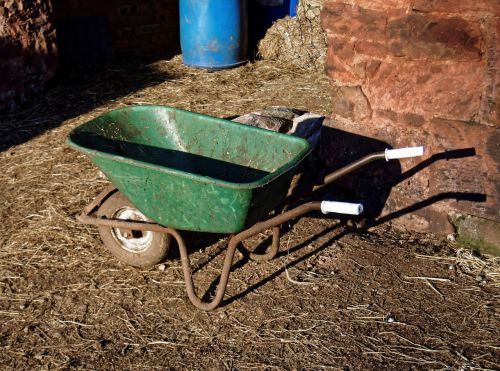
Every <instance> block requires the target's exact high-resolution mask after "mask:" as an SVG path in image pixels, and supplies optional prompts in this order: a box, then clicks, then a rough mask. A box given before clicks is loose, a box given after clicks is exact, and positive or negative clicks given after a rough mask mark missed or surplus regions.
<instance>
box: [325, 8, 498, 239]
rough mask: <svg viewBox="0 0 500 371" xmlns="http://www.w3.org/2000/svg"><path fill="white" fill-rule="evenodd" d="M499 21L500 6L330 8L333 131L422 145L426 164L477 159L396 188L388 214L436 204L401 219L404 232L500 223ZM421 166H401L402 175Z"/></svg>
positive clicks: (443, 166) (432, 167) (444, 166)
mask: <svg viewBox="0 0 500 371" xmlns="http://www.w3.org/2000/svg"><path fill="white" fill-rule="evenodd" d="M499 16H500V2H499V1H498V0H460V1H454V0H345V1H343V0H326V1H325V2H324V5H323V9H322V26H323V28H324V30H325V31H326V32H327V36H328V53H327V61H326V72H327V74H328V76H329V77H330V79H331V82H332V107H333V112H334V114H333V117H332V119H333V121H332V122H331V125H332V126H335V127H337V128H343V129H345V130H347V131H351V132H354V133H359V134H362V135H367V136H371V137H376V138H378V139H381V140H384V141H386V142H388V143H390V144H391V145H393V146H395V147H396V146H406V145H417V144H424V145H426V147H427V149H428V155H427V157H429V156H430V155H431V154H432V153H434V154H435V153H442V152H444V151H450V150H454V149H463V148H472V147H473V148H475V151H476V153H477V155H476V156H474V157H468V158H462V159H453V160H451V159H450V160H448V161H446V160H437V161H434V160H436V157H434V158H431V159H430V160H429V162H428V163H429V166H428V167H426V168H425V169H423V170H422V171H419V172H417V173H416V174H415V175H414V176H413V177H412V178H411V179H410V180H409V181H405V182H404V183H403V184H399V185H398V186H397V187H395V188H394V189H393V191H392V193H391V196H390V198H389V200H388V203H387V205H388V206H387V207H386V209H385V211H384V213H385V214H387V213H390V212H391V211H394V210H397V209H401V208H404V207H405V206H409V205H411V204H414V203H415V202H419V201H422V200H425V199H431V200H432V199H433V198H434V199H435V200H437V202H432V203H431V204H430V205H429V206H426V207H423V208H421V209H420V210H418V211H416V212H415V213H412V214H408V215H405V216H403V217H402V218H400V219H399V220H398V223H400V224H402V225H404V226H407V227H410V228H412V229H420V230H424V231H428V230H432V231H440V232H445V231H449V229H450V227H449V224H448V223H447V220H448V214H450V213H451V212H454V211H456V212H465V213H470V214H473V215H478V216H481V217H484V218H488V219H491V220H495V221H497V222H498V221H500V211H499V210H500V147H499V146H500V116H499V112H500V100H499V98H498V92H499V84H500V75H499V74H500V72H499V59H498V55H499V50H500V18H499ZM417 162H418V161H412V160H411V161H406V162H402V165H403V171H405V170H407V169H409V168H411V167H412V166H414V165H416V164H417ZM447 192H454V193H455V194H466V193H471V194H484V195H485V197H486V202H475V201H465V200H462V201H460V200H459V201H456V200H453V199H449V198H448V197H444V198H443V199H442V200H440V199H441V198H440V195H443V196H446V193H447ZM449 196H450V197H453V195H451V194H450V195H449ZM459 196H460V195H459ZM459 198H460V197H459ZM465 198H467V197H465Z"/></svg>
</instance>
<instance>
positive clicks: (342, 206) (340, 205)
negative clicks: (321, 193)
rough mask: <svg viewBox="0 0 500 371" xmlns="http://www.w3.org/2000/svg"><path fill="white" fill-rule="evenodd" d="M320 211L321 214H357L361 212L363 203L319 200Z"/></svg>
mask: <svg viewBox="0 0 500 371" xmlns="http://www.w3.org/2000/svg"><path fill="white" fill-rule="evenodd" d="M321 212H322V213H323V214H328V213H336V214H346V215H359V214H361V213H362V212H363V205H361V204H355V203H351V202H337V201H323V202H321Z"/></svg>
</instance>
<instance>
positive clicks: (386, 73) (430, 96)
mask: <svg viewBox="0 0 500 371" xmlns="http://www.w3.org/2000/svg"><path fill="white" fill-rule="evenodd" d="M483 75H484V63H480V62H463V63H455V64H449V63H445V62H432V63H416V62H407V63H388V62H381V64H380V66H379V67H378V69H377V70H376V72H375V73H374V74H373V75H372V76H371V77H370V78H368V79H367V81H366V85H365V86H363V91H364V93H365V95H366V97H367V99H368V101H369V102H370V105H371V107H372V109H377V110H393V111H396V112H408V113H414V114H418V115H422V116H424V117H433V116H436V115H439V116H440V117H443V118H446V119H450V120H460V121H478V119H479V118H478V113H479V110H480V104H481V95H482V91H483V82H482V80H483Z"/></svg>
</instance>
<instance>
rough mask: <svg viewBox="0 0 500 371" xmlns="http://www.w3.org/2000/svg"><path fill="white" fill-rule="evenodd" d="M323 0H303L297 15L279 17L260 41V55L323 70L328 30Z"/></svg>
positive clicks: (302, 66)
mask: <svg viewBox="0 0 500 371" xmlns="http://www.w3.org/2000/svg"><path fill="white" fill-rule="evenodd" d="M322 4H323V0H301V1H300V2H299V5H298V6H297V16H296V17H293V18H292V17H285V18H283V19H280V20H278V21H276V22H275V23H274V24H273V25H272V27H271V28H270V29H269V30H268V31H267V34H266V36H265V38H264V39H262V40H261V41H260V42H259V56H260V57H261V58H263V59H270V60H279V61H282V62H286V63H290V64H293V65H294V66H296V67H299V68H301V69H305V70H309V71H312V70H316V71H318V70H323V67H324V61H325V55H326V34H325V32H324V31H323V29H322V28H321V24H320V13H321V5H322Z"/></svg>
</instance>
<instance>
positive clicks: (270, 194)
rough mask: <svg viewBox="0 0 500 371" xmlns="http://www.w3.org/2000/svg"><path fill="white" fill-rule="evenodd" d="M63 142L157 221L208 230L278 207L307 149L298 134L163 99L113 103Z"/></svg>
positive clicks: (246, 221) (242, 224) (232, 226)
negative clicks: (193, 109) (196, 110)
mask: <svg viewBox="0 0 500 371" xmlns="http://www.w3.org/2000/svg"><path fill="white" fill-rule="evenodd" d="M68 143H69V144H70V145H71V146H72V147H74V148H76V149H77V150H79V151H81V152H83V153H84V154H86V155H87V156H89V158H90V159H91V160H92V162H93V163H94V164H95V165H96V166H98V167H99V168H100V169H101V171H102V172H103V173H104V174H105V175H106V176H107V177H108V179H109V180H110V181H111V182H112V183H113V184H114V185H115V186H116V187H117V188H118V190H119V191H120V192H122V193H123V194H125V196H126V197H127V198H128V199H129V200H130V202H132V204H133V205H134V206H135V207H137V208H138V209H139V210H140V211H141V212H142V213H143V214H145V215H146V216H147V217H149V218H150V219H152V220H153V221H155V222H156V223H158V224H160V225H163V226H168V227H171V228H175V229H180V230H190V231H203V232H213V233H237V232H239V231H241V230H243V229H245V228H247V227H248V226H250V225H252V224H254V223H256V222H257V221H259V220H260V219H261V218H262V217H264V216H265V215H267V214H268V213H269V212H270V211H271V210H273V209H274V208H276V207H277V206H278V205H279V203H280V202H281V201H282V200H283V199H284V198H285V196H286V193H287V191H288V187H289V185H290V182H291V179H292V177H293V175H294V173H295V168H296V166H297V165H298V164H299V163H300V161H301V160H303V159H304V158H305V157H306V156H307V155H308V154H309V152H310V146H309V143H308V142H307V141H306V140H304V139H301V138H297V137H293V136H289V135H285V134H281V133H276V132H273V131H269V130H264V129H260V128H255V127H251V126H247V125H243V124H238V123H235V122H232V121H228V120H224V119H219V118H215V117H211V116H206V115H201V114H197V113H193V112H189V111H184V110H180V109H176V108H172V107H166V106H137V107H128V108H124V109H119V110H115V111H111V112H109V113H106V114H104V115H102V116H100V117H97V118H96V119H94V120H92V121H90V122H87V123H85V124H83V125H81V126H79V127H77V128H76V129H74V130H73V131H72V132H71V134H70V136H69V138H68Z"/></svg>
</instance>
